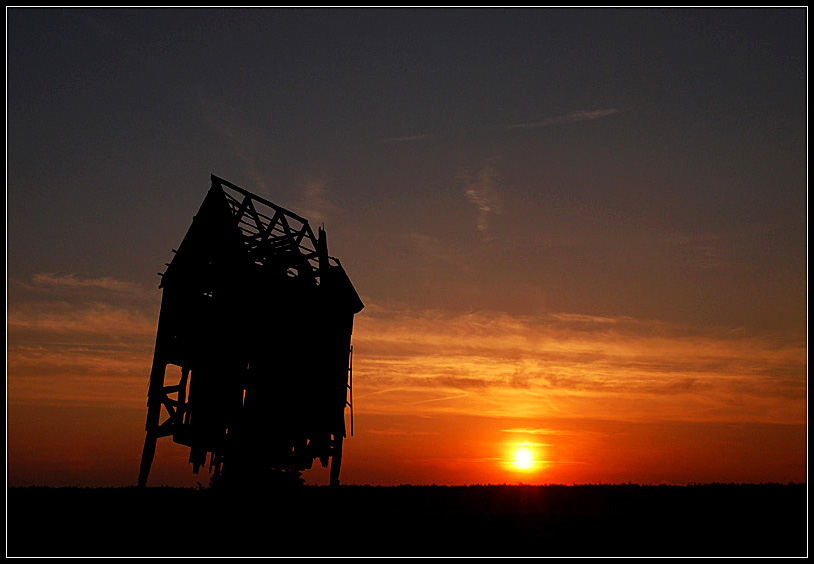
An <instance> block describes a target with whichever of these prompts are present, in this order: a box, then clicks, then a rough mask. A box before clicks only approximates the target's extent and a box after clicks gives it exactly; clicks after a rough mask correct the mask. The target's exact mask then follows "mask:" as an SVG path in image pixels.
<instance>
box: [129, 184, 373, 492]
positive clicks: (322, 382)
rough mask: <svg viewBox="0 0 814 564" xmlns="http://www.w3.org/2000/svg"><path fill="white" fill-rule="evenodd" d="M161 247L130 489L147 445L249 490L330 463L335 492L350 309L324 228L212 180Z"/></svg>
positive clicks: (145, 466) (148, 456) (350, 291)
mask: <svg viewBox="0 0 814 564" xmlns="http://www.w3.org/2000/svg"><path fill="white" fill-rule="evenodd" d="M174 252H175V256H174V257H173V259H172V261H171V262H170V263H169V264H168V265H167V269H166V271H165V272H164V273H163V274H162V275H161V276H162V281H161V284H160V286H159V287H161V288H163V295H162V299H161V311H160V314H159V318H158V330H157V334H156V343H155V353H154V357H153V365H152V371H151V373H150V385H149V391H148V396H147V425H146V430H147V437H146V440H145V442H144V452H143V454H142V459H141V469H140V472H139V480H138V483H139V485H140V486H145V485H146V484H147V478H148V476H149V473H150V467H151V465H152V462H153V459H154V457H155V450H156V442H157V440H158V439H159V438H161V437H172V439H173V441H174V442H176V443H178V444H181V445H184V446H187V447H189V449H190V453H189V462H191V463H192V469H193V472H195V473H198V470H199V468H200V467H201V466H204V465H205V464H206V459H207V455H209V471H214V475H215V476H220V475H221V473H223V476H224V477H225V476H227V475H228V476H230V477H232V478H235V479H236V480H249V481H252V480H256V479H260V478H261V477H262V476H263V475H265V473H267V472H268V471H269V470H282V471H298V470H304V469H307V468H310V467H311V466H312V465H313V462H314V460H315V459H319V460H320V462H321V464H322V466H327V465H328V461H329V459H330V464H331V468H330V482H331V484H334V485H335V484H338V483H339V468H340V464H341V460H342V441H343V439H344V438H345V436H346V427H345V409H346V408H347V407H350V408H351V413H350V415H351V418H350V420H351V432H352V429H353V406H352V397H353V391H352V382H353V380H352V373H351V365H352V358H353V352H352V348H351V342H350V341H351V332H352V330H353V316H354V315H355V314H356V313H358V312H359V311H361V310H362V308H363V307H364V305H363V304H362V301H361V300H360V299H359V295H358V294H357V293H356V290H355V289H354V287H353V284H351V281H350V279H349V278H348V276H347V274H345V271H344V269H343V268H342V265H341V264H340V263H339V260H337V259H336V258H333V257H330V256H329V255H328V245H327V239H326V235H325V231H324V230H323V229H322V228H320V229H319V231H318V234H317V236H314V233H313V231H312V230H311V227H310V226H309V224H308V221H307V220H306V219H304V218H302V217H300V216H298V215H296V214H294V213H292V212H290V211H288V210H286V209H283V208H281V207H279V206H277V205H275V204H273V203H271V202H269V201H267V200H265V199H263V198H261V197H259V196H257V195H255V194H252V193H251V192H248V191H247V190H244V189H242V188H240V187H238V186H235V185H234V184H231V183H229V182H227V181H225V180H223V179H221V178H218V177H216V176H212V187H211V188H210V190H209V193H208V194H207V196H206V198H205V199H204V201H203V203H202V204H201V207H200V209H199V210H198V213H197V215H196V216H195V217H194V218H193V222H192V225H191V226H190V228H189V230H188V231H187V234H186V235H185V237H184V239H183V241H182V242H181V245H180V246H179V247H178V250H177V251H174ZM168 380H169V383H168Z"/></svg>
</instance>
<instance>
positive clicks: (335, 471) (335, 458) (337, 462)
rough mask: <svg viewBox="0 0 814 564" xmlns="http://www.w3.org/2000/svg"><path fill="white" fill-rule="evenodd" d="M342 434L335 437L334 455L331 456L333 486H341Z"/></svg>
mask: <svg viewBox="0 0 814 564" xmlns="http://www.w3.org/2000/svg"><path fill="white" fill-rule="evenodd" d="M342 440H343V437H342V434H338V435H334V441H333V442H334V444H333V453H332V455H331V482H330V484H331V485H332V486H338V485H339V468H340V466H341V465H342Z"/></svg>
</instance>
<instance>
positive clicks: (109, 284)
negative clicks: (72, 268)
mask: <svg viewBox="0 0 814 564" xmlns="http://www.w3.org/2000/svg"><path fill="white" fill-rule="evenodd" d="M31 285H32V286H34V287H35V288H44V289H57V288H61V289H68V290H72V289H73V290H84V289H93V290H103V291H106V292H116V293H120V294H131V295H133V294H142V293H144V288H143V287H142V286H140V285H138V284H135V283H133V282H129V281H127V280H118V279H116V278H112V277H109V276H103V277H101V278H83V277H81V276H77V275H75V274H54V273H51V272H45V273H40V274H35V275H34V276H33V277H32V279H31Z"/></svg>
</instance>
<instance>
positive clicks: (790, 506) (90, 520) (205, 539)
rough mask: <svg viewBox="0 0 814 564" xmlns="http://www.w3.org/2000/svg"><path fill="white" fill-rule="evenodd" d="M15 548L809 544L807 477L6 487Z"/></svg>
mask: <svg viewBox="0 0 814 564" xmlns="http://www.w3.org/2000/svg"><path fill="white" fill-rule="evenodd" d="M7 514H8V518H7V537H6V538H7V555H8V556H806V555H807V551H808V538H807V518H808V512H807V487H806V485H805V484H786V485H781V484H760V485H755V484H708V485H697V486H638V485H585V486H460V487H458V486H456V487H445V486H394V487H378V486H340V487H334V488H331V487H327V486H300V487H295V488H287V489H280V488H266V489H262V490H261V489H255V490H251V491H244V492H235V491H218V490H217V489H199V490H195V489H184V488H142V489H139V488H43V487H28V488H9V489H8V490H7Z"/></svg>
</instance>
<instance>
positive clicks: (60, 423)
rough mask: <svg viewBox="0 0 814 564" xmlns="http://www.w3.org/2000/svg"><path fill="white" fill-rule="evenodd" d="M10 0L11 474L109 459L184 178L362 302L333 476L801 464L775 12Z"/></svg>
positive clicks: (803, 89) (748, 476) (149, 325)
mask: <svg viewBox="0 0 814 564" xmlns="http://www.w3.org/2000/svg"><path fill="white" fill-rule="evenodd" d="M6 16H7V19H6V24H7V54H6V62H7V110H6V114H7V173H6V175H7V335H8V336H7V342H8V344H7V356H8V360H7V406H8V409H9V422H8V438H9V446H8V464H9V479H10V481H11V482H12V483H79V484H89V483H93V484H96V483H98V484H115V485H119V484H124V483H128V480H129V479H130V475H129V474H128V472H130V471H131V470H130V465H131V463H132V464H134V465H133V466H132V478H133V479H135V472H136V467H137V459H138V456H139V455H140V450H139V448H140V445H139V444H138V443H139V441H140V440H141V437H142V435H143V418H144V415H145V414H146V410H145V408H144V400H145V393H146V382H147V376H148V373H149V366H150V359H151V354H152V349H151V347H152V339H153V336H154V330H155V322H156V321H157V312H158V304H159V302H160V292H159V290H158V289H157V284H158V277H157V276H156V273H157V272H159V271H162V270H163V265H164V263H165V262H168V261H169V259H170V258H171V253H170V250H171V249H172V248H177V245H178V243H179V242H180V240H181V239H182V237H183V235H184V233H185V232H186V229H187V228H188V226H189V224H190V221H191V218H192V216H193V215H194V213H195V212H196V211H197V208H198V206H199V205H200V203H201V201H202V199H203V197H204V195H205V193H206V191H207V189H208V187H209V175H210V174H215V175H218V176H220V177H222V178H226V179H228V180H229V181H231V182H233V183H235V184H238V185H240V186H242V187H244V188H246V189H248V190H251V191H253V192H255V193H257V194H259V195H261V196H264V197H266V198H268V199H269V200H271V201H273V202H275V203H277V204H279V205H282V206H284V207H287V208H289V209H291V210H293V211H296V212H298V213H300V214H302V215H304V216H305V217H307V218H309V219H310V220H311V222H312V224H314V225H318V224H321V223H324V224H325V227H326V230H327V232H328V236H329V248H330V251H331V254H333V255H335V256H337V257H339V258H340V259H341V260H342V263H343V265H345V267H346V269H347V271H348V272H349V274H350V276H351V278H352V280H353V282H354V284H355V285H356V287H357V289H358V290H359V293H360V294H361V295H362V298H363V300H364V301H365V303H366V305H367V308H366V309H365V310H364V311H363V312H362V313H361V314H360V315H359V316H358V317H357V324H356V330H355V333H354V342H355V343H356V347H357V348H356V350H357V351H358V356H357V360H356V362H357V365H356V366H355V368H356V372H355V375H356V379H355V383H356V384H357V392H358V398H357V399H358V404H357V405H358V409H357V417H358V418H359V421H358V423H360V425H357V429H359V433H358V435H359V436H356V437H354V438H353V439H351V440H350V441H349V442H348V445H349V446H348V451H347V452H348V454H347V457H346V462H345V464H346V466H345V468H346V470H345V471H344V472H345V476H346V477H345V481H347V480H350V481H356V482H357V483H406V482H412V483H433V482H435V483H459V482H464V483H472V482H503V481H512V480H516V479H519V480H521V481H522V480H524V481H527V482H528V481H537V482H549V481H559V482H573V481H580V480H582V481H651V482H659V481H669V482H673V483H681V482H684V483H686V482H691V481H704V480H707V481H711V480H719V481H727V480H750V481H760V480H776V481H785V480H790V479H793V480H798V481H800V480H801V479H802V480H804V479H805V476H806V472H807V469H806V454H805V453H806V451H805V431H806V426H807V415H806V413H807V411H806V400H807V382H806V378H807V374H806V373H807V332H806V331H807V254H806V249H807V104H808V98H807V10H806V9H805V8H798V9H727V10H718V9H692V10H677V9H648V10H644V9H615V10H599V9H523V10H521V9H514V10H508V9H477V10H463V9H423V10H418V9H412V10H397V9H380V10H349V9H340V10H336V9H334V10H316V9H289V10H281V9H236V10H221V9H195V10H189V9H67V10H62V9H21V8H10V9H7V10H6ZM42 421H47V422H49V423H48V425H45V424H43V423H42ZM365 421H368V423H367V424H366V423H365ZM464 421H467V423H464ZM114 422H115V424H114ZM71 425H74V426H75V427H72V426H71ZM625 425H634V426H636V425H638V426H637V427H635V429H637V430H632V429H633V428H628V427H625ZM699 425H700V426H701V427H697V426H699ZM703 425H708V426H709V427H708V428H705V427H703ZM721 425H723V426H724V427H721ZM654 426H655V427H654ZM53 427H57V428H59V429H61V431H60V432H62V433H67V435H65V436H60V437H58V438H55V437H54V436H53V435H52V434H51V433H52V431H51V430H50V429H52V428H53ZM656 427H658V428H659V429H661V431H659V432H660V433H663V434H662V435H660V436H662V437H663V438H664V439H665V441H666V442H664V443H662V446H660V447H658V448H657V447H656V446H654V445H656V444H657V443H658V442H659V441H656V440H655V439H653V437H651V434H652V432H653V431H652V430H653V429H655V428H656ZM699 428H700V429H705V430H704V431H698V429H699ZM67 429H72V430H71V431H70V432H69V431H67ZM474 429H478V430H479V431H478V433H477V434H473V433H474V431H473V430H474ZM722 429H723V430H722ZM733 429H734V430H733ZM510 435H511V438H509V436H510ZM541 436H545V437H548V438H549V440H547V441H540V440H539V438H540V437H541ZM600 436H601V437H605V438H603V439H600V438H598V437H600ZM702 436H705V437H707V439H705V440H709V441H713V442H714V444H712V443H710V444H707V443H704V444H707V446H706V447H704V448H701V447H698V443H697V441H694V439H693V437H696V438H698V437H702ZM124 437H126V438H124ZM387 437H390V439H387ZM393 437H396V438H395V439H394V438H393ZM552 437H554V438H556V440H555V439H554V438H552ZM564 437H566V438H564ZM567 437H571V439H567ZM648 437H649V438H648ZM671 437H672V438H671ZM709 437H713V438H709ZM504 439H505V440H504ZM388 441H389V442H388ZM506 441H509V443H511V441H515V442H530V443H534V444H537V445H538V448H539V451H540V452H539V458H540V460H541V464H540V466H539V468H538V470H539V472H537V473H536V474H528V473H527V474H524V475H522V476H520V477H517V476H514V475H511V474H510V473H507V471H505V470H503V469H501V467H500V464H498V462H499V461H500V460H502V458H501V457H502V456H503V454H501V453H502V452H503V450H504V446H503V445H504V443H505V442H506ZM671 441H673V442H672V443H671ZM609 443H612V444H617V445H620V446H619V449H620V452H622V453H624V454H625V456H624V460H625V461H627V462H622V455H621V454H613V453H612V452H610V451H608V449H607V445H608V444H609ZM34 444H48V445H50V446H49V447H48V449H50V452H51V454H49V455H46V454H42V453H40V452H39V451H38V450H37V449H36V448H35V447H33V446H32V445H34ZM100 444H102V445H108V446H107V447H105V448H101V447H99V445H100ZM507 444H508V443H507ZM669 444H675V445H676V447H675V449H674V450H671V449H670V448H668V447H667V446H664V445H669ZM94 445H95V446H94ZM353 445H356V446H355V447H354V446H353ZM394 445H401V446H394ZM461 445H463V446H461ZM467 445H469V446H467ZM722 445H723V446H722ZM766 445H773V446H772V447H771V448H770V449H767V448H766ZM778 445H781V446H778ZM100 448H101V451H100ZM505 448H510V447H505ZM698 448H700V451H698ZM167 449H168V450H167V452H169V451H171V450H172V447H167ZM178 449H181V447H178ZM354 449H356V450H354ZM456 449H458V450H456ZM648 449H649V450H648ZM654 449H655V451H657V452H659V453H660V454H659V455H658V456H655V457H653V456H645V455H643V454H642V453H643V452H650V451H654ZM693 449H695V450H693ZM721 449H723V452H726V453H728V455H727V456H728V458H727V459H728V460H729V462H728V463H725V462H721V461H719V462H720V463H713V462H711V458H710V457H714V456H716V455H715V453H716V452H721ZM727 449H729V450H727ZM778 449H779V450H778ZM473 451H477V452H478V453H481V454H482V456H481V455H478V456H469V457H467V456H468V455H467V454H466V453H471V452H473ZM689 451H692V452H694V453H695V454H693V456H691V457H689V458H688V457H687V452H689ZM114 452H115V453H116V454H115V455H114V454H112V453H114ZM162 452H164V451H159V458H160V457H161V456H162ZM173 452H175V451H173ZM179 452H180V451H179ZM439 452H444V453H448V454H445V455H444V456H440V455H439V454H438V453H439ZM105 453H107V454H105ZM406 453H409V454H406ZM546 453H547V454H546ZM556 453H559V454H558V455H555V454H556ZM176 454H177V453H175V454H166V452H165V458H164V460H166V459H167V457H169V456H175V455H176ZM354 454H355V457H354ZM99 457H101V458H99ZM442 459H443V460H444V461H446V462H443V461H442ZM544 459H545V460H544ZM134 460H135V462H133V461H134ZM394 460H397V461H398V462H393V461H394ZM416 460H423V461H424V462H422V463H421V464H418V463H417V462H416ZM632 460H638V462H636V463H634V462H631V461H632ZM70 461H74V462H73V464H75V469H74V470H70V471H68V470H66V468H74V466H71V465H70V464H71V463H70ZM81 461H85V462H81ZM543 461H544V462H545V464H542V462H543ZM175 462H176V463H177V464H176V466H172V464H168V465H167V467H166V470H164V469H163V468H164V467H163V466H161V464H162V463H160V462H159V463H157V464H158V465H159V466H158V470H157V472H158V473H159V474H158V475H160V476H162V477H163V478H161V479H163V480H164V481H165V482H166V483H180V482H179V480H184V479H187V475H188V474H189V468H188V466H187V465H186V464H185V459H183V453H181V454H180V455H178V459H177V460H175ZM716 464H717V465H716ZM588 468H590V471H588V470H587V469H588ZM711 468H712V469H713V470H714V471H713V470H710V469H711ZM756 468H761V469H762V470H761V471H759V472H758V471H757V470H755V469H756ZM575 469H579V471H577V470H575ZM667 469H669V471H668V470H667ZM162 472H164V473H163V474H162ZM716 472H717V473H716ZM65 476H68V478H66V477H65Z"/></svg>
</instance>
